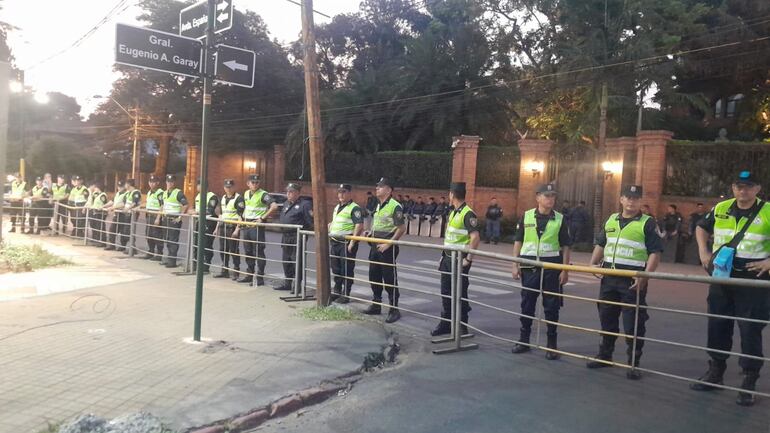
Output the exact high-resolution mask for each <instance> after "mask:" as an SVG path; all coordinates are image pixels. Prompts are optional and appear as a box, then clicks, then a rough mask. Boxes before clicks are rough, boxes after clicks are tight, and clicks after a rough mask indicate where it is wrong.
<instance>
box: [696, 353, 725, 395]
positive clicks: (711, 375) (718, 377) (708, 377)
mask: <svg viewBox="0 0 770 433" xmlns="http://www.w3.org/2000/svg"><path fill="white" fill-rule="evenodd" d="M725 370H727V363H726V362H725V361H717V360H714V359H712V360H710V361H709V369H708V371H707V372H706V374H704V375H703V376H701V377H700V378H698V380H701V381H703V382H708V383H715V384H717V385H721V384H722V383H724V380H723V378H724V375H725ZM690 389H693V390H695V391H714V390H716V389H719V388H717V387H715V386H711V385H707V384H705V383H693V384H692V385H690Z"/></svg>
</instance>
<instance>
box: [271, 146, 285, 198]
mask: <svg viewBox="0 0 770 433" xmlns="http://www.w3.org/2000/svg"><path fill="white" fill-rule="evenodd" d="M285 179H286V146H284V145H283V144H276V145H275V146H274V147H273V186H272V189H273V191H281V190H282V189H283V187H284V180H285Z"/></svg>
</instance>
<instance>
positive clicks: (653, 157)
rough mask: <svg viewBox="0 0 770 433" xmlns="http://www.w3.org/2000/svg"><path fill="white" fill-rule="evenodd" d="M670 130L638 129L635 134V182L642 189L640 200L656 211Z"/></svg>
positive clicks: (664, 174) (661, 192)
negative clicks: (642, 195)
mask: <svg viewBox="0 0 770 433" xmlns="http://www.w3.org/2000/svg"><path fill="white" fill-rule="evenodd" d="M673 136H674V133H673V132H671V131H662V130H661V131H639V132H638V133H637V134H636V152H637V153H636V182H635V183H636V184H637V185H641V186H642V188H643V189H644V197H642V201H643V202H644V204H647V205H649V206H650V208H652V210H653V212H658V209H659V207H660V197H661V195H663V182H664V181H665V176H666V145H667V144H668V142H669V141H671V138H672V137H673Z"/></svg>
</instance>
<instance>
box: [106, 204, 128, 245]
mask: <svg viewBox="0 0 770 433" xmlns="http://www.w3.org/2000/svg"><path fill="white" fill-rule="evenodd" d="M130 233H131V214H130V213H126V212H119V211H115V212H113V214H112V223H111V224H110V238H109V244H110V245H112V246H115V247H117V246H118V243H117V242H118V235H120V245H121V246H124V247H125V246H126V244H128V237H129V234H130Z"/></svg>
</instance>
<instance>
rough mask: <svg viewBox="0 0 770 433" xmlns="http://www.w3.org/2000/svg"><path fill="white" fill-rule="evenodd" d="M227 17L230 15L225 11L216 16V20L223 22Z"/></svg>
mask: <svg viewBox="0 0 770 433" xmlns="http://www.w3.org/2000/svg"><path fill="white" fill-rule="evenodd" d="M229 17H230V14H226V13H225V14H220V15H219V16H218V17H217V21H219V22H220V23H222V22H225V21H227V18H229Z"/></svg>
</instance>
